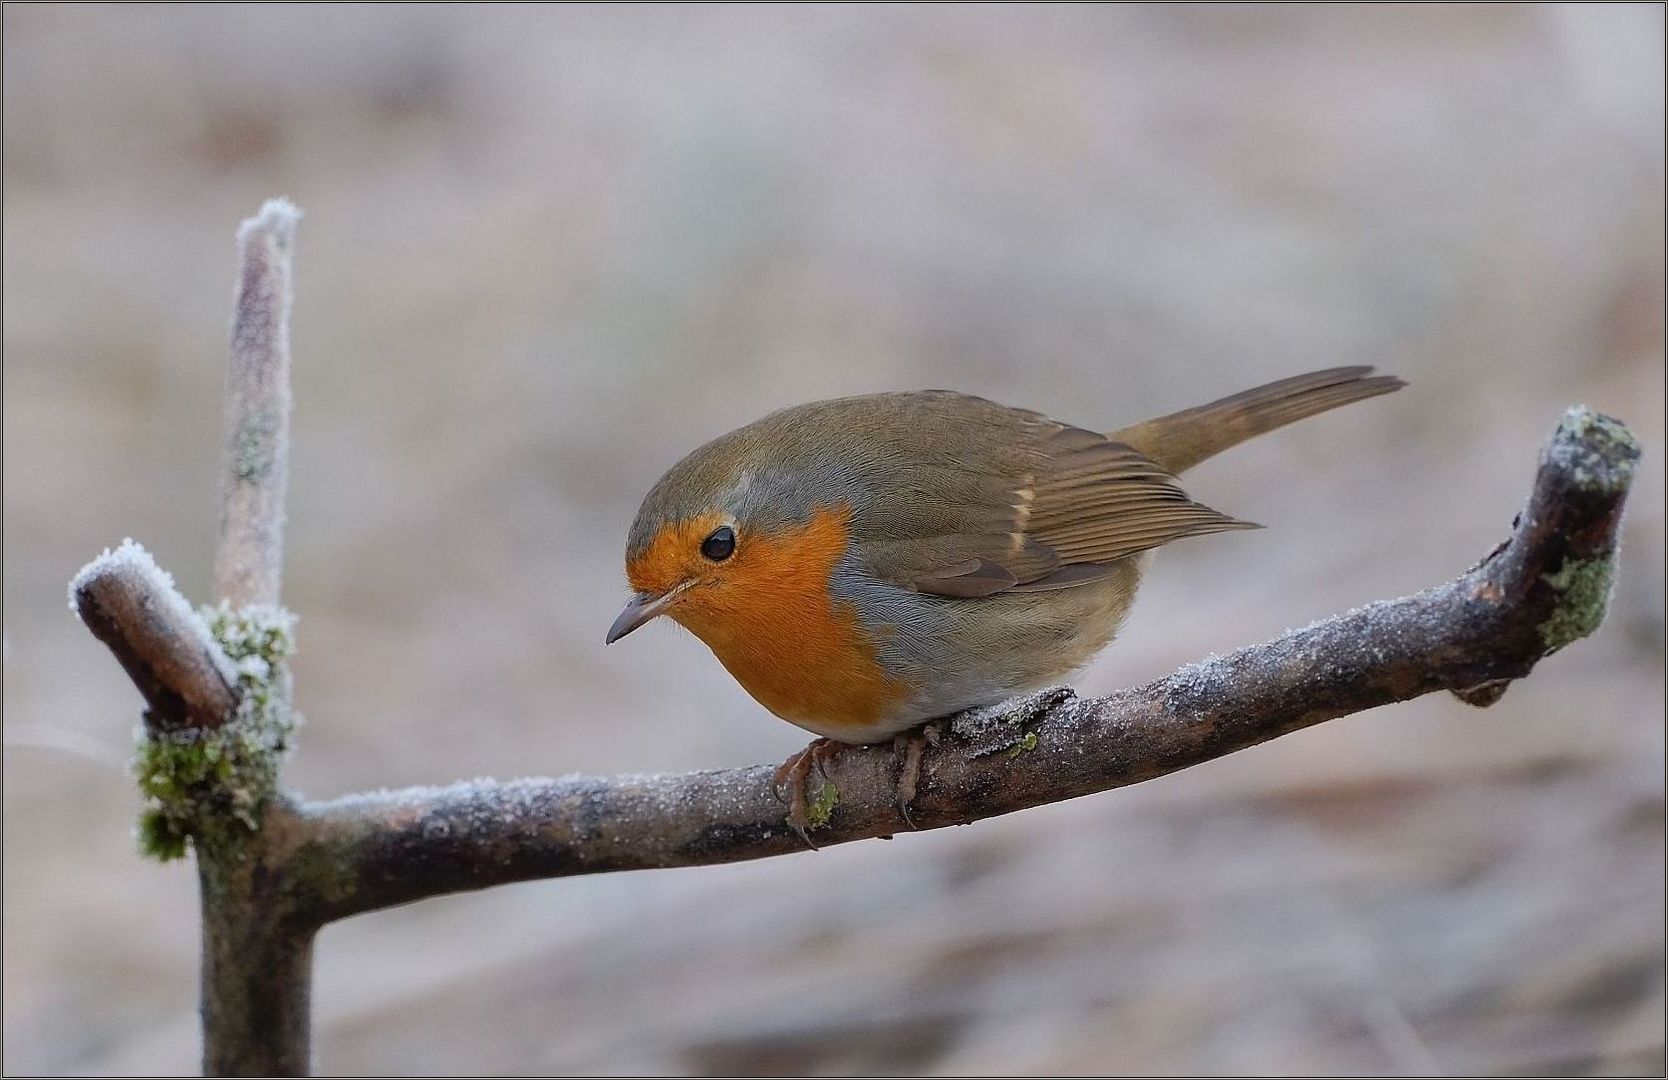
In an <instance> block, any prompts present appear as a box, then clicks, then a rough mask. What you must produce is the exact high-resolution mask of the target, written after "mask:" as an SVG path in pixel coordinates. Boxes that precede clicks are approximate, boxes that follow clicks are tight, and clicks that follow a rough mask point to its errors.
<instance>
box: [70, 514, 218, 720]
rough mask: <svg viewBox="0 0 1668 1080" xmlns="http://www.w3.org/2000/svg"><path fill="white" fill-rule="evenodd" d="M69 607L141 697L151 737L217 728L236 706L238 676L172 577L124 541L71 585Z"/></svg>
mask: <svg viewBox="0 0 1668 1080" xmlns="http://www.w3.org/2000/svg"><path fill="white" fill-rule="evenodd" d="M70 608H71V609H72V610H73V611H74V612H75V613H76V615H78V616H79V617H80V619H81V621H82V622H83V623H85V624H86V626H87V629H89V630H91V631H92V632H93V636H94V637H96V638H98V639H99V640H100V641H102V642H104V644H105V645H107V646H109V648H110V651H111V652H113V653H115V654H116V659H117V660H120V661H121V664H122V668H123V669H124V670H125V671H126V672H127V674H128V678H130V679H132V680H133V684H134V685H135V686H137V687H138V688H139V692H140V693H141V694H143V695H144V697H145V705H146V710H145V723H146V724H147V725H148V726H149V727H150V729H151V730H152V731H154V732H167V731H181V730H184V729H187V728H215V727H219V726H220V725H221V724H222V723H224V722H225V721H226V719H227V718H228V717H230V716H231V715H232V710H233V709H235V708H236V707H237V675H236V673H235V672H234V671H233V669H232V662H231V660H229V659H228V658H227V657H226V654H225V652H224V651H223V650H222V649H221V648H220V645H219V644H218V643H217V642H216V641H215V640H214V638H213V637H211V636H210V634H209V631H208V627H207V626H204V625H203V620H202V619H200V618H198V617H197V613H196V612H194V611H192V610H191V605H190V604H189V603H187V602H186V599H185V597H183V596H181V595H180V594H179V591H178V590H177V589H175V588H174V579H173V578H171V577H169V576H168V574H167V573H166V572H165V571H163V570H162V568H161V567H159V566H157V565H156V562H155V560H153V559H152V558H151V556H150V553H149V552H147V551H146V550H145V549H144V548H143V547H140V546H139V545H138V544H136V543H134V542H133V541H132V540H124V541H122V544H121V546H120V547H118V548H117V549H116V550H115V551H113V552H110V551H107V552H105V553H104V554H103V555H101V556H99V557H98V558H97V559H94V560H93V561H92V562H90V563H88V564H87V565H86V566H85V567H84V568H83V569H82V570H81V572H80V573H79V574H77V575H76V576H75V580H73V581H71V582H70Z"/></svg>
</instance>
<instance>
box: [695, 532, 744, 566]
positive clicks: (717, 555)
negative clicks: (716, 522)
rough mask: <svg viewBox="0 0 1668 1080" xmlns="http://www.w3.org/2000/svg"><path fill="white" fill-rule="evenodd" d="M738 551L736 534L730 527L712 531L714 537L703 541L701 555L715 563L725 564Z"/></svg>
mask: <svg viewBox="0 0 1668 1080" xmlns="http://www.w3.org/2000/svg"><path fill="white" fill-rule="evenodd" d="M735 550H736V533H735V530H734V529H732V528H730V527H729V526H728V525H720V526H719V527H718V528H716V529H714V530H712V535H711V536H709V537H707V538H706V539H705V540H702V541H701V554H702V555H703V556H705V557H706V558H708V559H710V560H712V561H713V562H723V561H724V560H725V559H728V558H729V557H730V556H731V555H733V554H735Z"/></svg>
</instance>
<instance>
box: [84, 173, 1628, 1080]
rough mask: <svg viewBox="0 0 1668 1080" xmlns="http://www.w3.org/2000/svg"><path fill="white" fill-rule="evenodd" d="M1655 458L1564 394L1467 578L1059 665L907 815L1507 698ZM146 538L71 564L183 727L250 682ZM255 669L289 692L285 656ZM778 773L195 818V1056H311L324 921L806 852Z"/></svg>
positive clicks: (1139, 775) (976, 734)
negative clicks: (1258, 640)
mask: <svg viewBox="0 0 1668 1080" xmlns="http://www.w3.org/2000/svg"><path fill="white" fill-rule="evenodd" d="M296 218H297V213H296V211H295V209H294V208H293V207H291V206H289V204H287V203H269V204H268V205H267V206H266V207H265V208H263V210H262V213H261V214H260V216H258V217H257V218H253V219H251V220H250V221H248V222H245V224H244V228H243V229H242V230H241V231H240V234H239V241H240V245H239V246H240V253H241V257H242V268H241V273H240V278H239V281H240V285H239V290H238V301H237V315H236V322H235V325H234V329H233V348H232V365H231V379H230V383H229V390H228V406H227V408H228V416H229V417H230V430H231V435H230V441H229V445H228V460H227V468H228V478H227V485H226V498H225V503H224V507H223V511H224V512H223V517H222V522H221V545H220V550H219V554H218V557H217V561H216V582H217V589H218V592H219V594H220V598H221V599H222V600H224V601H228V602H230V603H232V604H233V605H236V606H239V607H242V606H246V605H275V604H276V603H277V600H278V583H279V562H280V559H281V554H282V533H283V499H284V476H285V457H286V455H287V448H288V433H287V425H288V417H289V389H288V363H289V357H288V330H287V320H288V315H289V308H290V271H289V255H290V250H291V246H292V240H293V230H294V224H295V221H296ZM1638 455H1639V449H1638V445H1637V443H1636V442H1635V441H1634V439H1633V437H1632V435H1631V434H1629V432H1628V431H1627V429H1626V428H1625V427H1623V426H1622V425H1621V424H1619V423H1617V422H1616V421H1614V420H1610V419H1608V418H1606V417H1602V416H1599V415H1597V414H1595V413H1593V412H1590V411H1588V410H1586V409H1582V408H1574V409H1571V410H1570V411H1569V412H1568V413H1566V414H1565V416H1564V419H1563V422H1562V423H1561V424H1560V425H1559V426H1558V429H1557V431H1556V432H1555V433H1554V434H1553V437H1552V440H1551V441H1550V443H1549V444H1548V445H1547V447H1546V449H1545V451H1544V452H1543V454H1542V457H1541V461H1540V468H1539V471H1538V472H1537V474H1536V478H1535V486H1534V490H1533V493H1532V495H1531V497H1530V500H1529V504H1528V506H1527V507H1526V508H1525V510H1524V511H1523V513H1522V514H1520V515H1519V517H1518V520H1517V521H1516V523H1515V524H1514V528H1513V531H1512V535H1511V537H1510V538H1509V539H1508V540H1507V541H1506V542H1505V543H1503V544H1501V545H1500V546H1499V547H1498V548H1497V549H1495V551H1494V552H1492V553H1491V554H1490V555H1489V556H1488V557H1487V558H1485V559H1484V560H1483V561H1482V562H1481V563H1479V564H1478V565H1477V566H1476V567H1474V568H1473V569H1472V570H1471V571H1469V572H1468V573H1467V574H1465V575H1464V576H1463V577H1461V578H1459V579H1458V580H1456V581H1452V582H1449V583H1447V584H1445V585H1439V586H1437V587H1435V588H1432V589H1428V590H1426V591H1424V592H1421V593H1418V594H1416V595H1413V596H1408V597H1404V598H1402V599H1399V600H1390V601H1384V602H1380V603H1376V604H1371V605H1368V606H1367V607H1364V608H1361V609H1359V610H1357V611H1353V612H1350V613H1348V614H1345V615H1340V616H1337V617H1336V618H1332V619H1327V620H1324V621H1322V622H1319V623H1316V624H1314V625H1312V626H1309V627H1305V628H1304V629H1301V630H1295V631H1292V632H1290V633H1287V634H1285V635H1283V636H1282V637H1280V638H1278V639H1276V640H1274V641H1271V642H1268V643H1266V644H1262V645H1255V646H1252V647H1250V648H1246V649H1241V650H1239V651H1238V652H1235V653H1232V654H1230V655H1227V656H1222V657H1212V658H1210V659H1208V660H1205V661H1203V662H1201V663H1198V664H1193V665H1190V666H1188V667H1186V668H1183V669H1182V670H1180V671H1178V672H1176V673H1175V674H1173V675H1171V676H1169V677H1168V678H1165V679H1161V680H1159V681H1158V682H1155V683H1152V684H1149V685H1147V686H1143V687H1138V688H1135V689H1131V690H1125V691H1122V692H1120V693H1117V694H1112V695H1110V696H1107V697H1104V698H1093V699H1085V698H1078V697H1077V696H1076V695H1074V694H1073V693H1072V692H1071V691H1070V690H1067V689H1064V688H1056V689H1052V690H1046V691H1042V692H1040V693H1037V694H1033V695H1031V696H1030V697H1028V698H1025V699H1023V700H1020V701H1017V702H1010V703H1007V704H1005V705H1002V706H997V707H994V708H991V709H985V710H980V711H978V712H975V713H969V714H964V715H962V716H959V717H956V718H954V719H953V720H952V721H951V722H949V723H948V724H947V725H946V727H947V729H948V730H947V731H946V732H945V734H944V737H943V738H942V739H941V740H940V742H939V744H938V745H937V746H935V747H932V748H930V749H928V750H927V751H926V753H925V755H924V757H923V760H922V774H921V777H920V783H919V785H918V788H917V791H916V795H915V798H914V801H913V803H912V811H913V818H914V821H915V823H916V824H917V825H918V826H919V827H921V828H925V829H933V828H942V827H944V826H947V825H959V824H965V823H967V822H970V821H975V820H977V819H979V818H984V817H990V816H993V815H996V814H1003V813H1009V812H1011V811H1014V810H1022V809H1025V808H1027V807H1031V806H1037V805H1040V804H1042V803H1048V802H1057V801H1060V800H1063V799H1069V798H1075V797H1077V796H1079V795H1086V794H1090V793H1092V792H1096V791H1104V790H1107V789H1108V788H1114V787H1120V786H1123V785H1126V784H1132V783H1136V782H1139V781H1141V780H1147V779H1151V778H1152V777H1155V776H1161V775H1163V774H1165V773H1169V772H1174V771H1175V770H1177V769H1182V768H1186V767H1187V766H1189V765H1194V764H1197V763H1199V762H1202V761H1207V760H1209V759H1211V758H1215V757H1220V756H1222V755H1223V754H1228V753H1232V752H1233V751H1236V750H1241V749H1244V748H1246V747H1249V746H1254V745H1256V744H1257V743H1260V742H1264V741H1266V740H1268V739H1272V738H1275V737H1276V736H1279V735H1284V734H1287V733H1288V732H1292V731H1297V730H1299V729H1301V728H1305V727H1308V726H1310V725H1313V724H1317V723H1320V722H1321V721H1324V720H1329V719H1332V718H1334V717H1338V716H1343V715H1346V714H1348V713H1353V712H1359V711H1361V710H1363V709H1369V708H1373V707H1375V706H1378V705H1384V704H1388V703H1390V702H1394V701H1403V700H1406V699H1408V698H1412V697H1417V696H1418V695H1421V694H1426V693H1430V692H1432V691H1436V690H1449V691H1452V692H1453V693H1455V694H1457V695H1459V696H1460V697H1461V698H1462V699H1463V700H1465V701H1467V702H1470V703H1472V704H1477V705H1487V704H1492V703H1493V702H1494V701H1497V700H1499V698H1500V696H1501V694H1502V693H1503V692H1504V691H1505V688H1506V687H1507V686H1508V685H1509V683H1510V682H1511V681H1512V680H1513V679H1517V678H1521V677H1523V676H1524V675H1526V674H1527V673H1528V672H1529V671H1530V669H1531V668H1533V667H1534V665H1535V663H1536V662H1537V661H1538V660H1540V658H1541V657H1543V656H1546V655H1548V654H1550V653H1552V652H1554V651H1556V650H1557V649H1560V648H1562V647H1563V646H1565V645H1567V644H1569V643H1570V642H1572V641H1575V640H1576V639H1578V638H1580V637H1583V636H1585V635H1587V634H1590V633H1592V632H1593V631H1594V630H1595V629H1596V628H1597V627H1598V625H1599V622H1600V621H1601V620H1602V619H1603V617H1604V611H1605V604H1606V601H1607V599H1608V596H1609V590H1610V586H1611V579H1612V574H1613V568H1614V560H1615V552H1616V539H1617V531H1618V527H1619V524H1620V521H1621V514H1622V508H1623V504H1624V501H1625V499H1626V496H1627V490H1628V485H1629V483H1630V481H1631V479H1632V475H1633V467H1634V463H1635V461H1636V460H1637V458H1638ZM124 552H128V554H126V555H124V554H123V553H124ZM133 552H137V553H138V555H135V554H133ZM142 554H143V552H142V549H138V548H137V545H134V546H133V549H132V552H129V549H128V548H127V547H126V546H125V545H124V547H123V548H122V549H120V550H119V551H118V552H117V553H116V555H113V556H112V555H106V556H105V557H103V558H101V559H99V560H95V562H94V563H92V564H90V565H89V567H88V568H87V569H86V570H84V571H83V572H82V573H81V574H80V575H78V576H77V578H76V581H75V582H73V583H72V589H71V595H72V602H73V603H74V605H75V607H76V609H77V611H78V612H79V613H80V614H81V616H82V618H83V620H84V621H86V623H87V625H88V627H89V628H90V629H92V630H93V632H94V633H95V634H96V635H97V636H98V637H99V639H100V640H101V641H104V642H105V643H106V644H107V645H109V646H110V648H111V650H112V651H113V652H114V653H115V654H116V656H117V658H118V659H119V660H120V661H121V662H122V664H123V667H124V668H126V669H127V671H128V673H129V674H130V675H131V676H132V678H133V680H134V682H135V683H136V684H137V685H138V686H139V688H140V690H141V692H143V693H144V695H145V699H146V701H147V703H148V704H149V706H150V715H151V716H152V718H153V720H152V728H151V730H152V731H153V737H163V736H166V737H170V738H189V736H190V735H191V734H192V733H193V732H194V731H199V732H200V731H201V730H203V729H207V728H211V727H214V726H216V725H218V724H220V723H221V722H222V721H223V719H224V718H225V717H226V716H227V715H229V714H230V713H231V712H232V711H233V710H234V709H236V708H237V707H238V706H239V705H240V702H239V700H238V694H239V689H238V687H239V686H240V685H241V684H240V683H239V682H238V681H236V680H235V679H234V678H232V669H231V666H230V665H231V662H230V661H229V660H228V659H227V656H226V653H225V652H224V651H223V650H221V649H220V647H219V646H218V645H217V644H216V642H215V640H214V639H213V638H212V637H211V636H210V635H209V633H208V631H207V629H206V627H205V625H204V623H203V621H202V620H201V619H199V618H197V617H196V616H195V615H193V614H192V612H191V610H190V608H189V606H188V605H187V604H186V602H185V601H184V599H183V598H181V597H180V596H179V594H178V593H177V592H175V591H174V589H173V585H172V582H171V581H170V580H168V578H167V575H166V574H163V573H162V572H161V571H160V570H158V569H157V568H156V566H155V564H154V563H152V562H151V561H150V559H149V557H148V556H144V557H142V558H141V557H138V556H139V555H142ZM240 663H241V662H240ZM278 666H279V667H280V668H281V660H280V661H278ZM247 678H248V676H247V673H245V679H247ZM249 685H251V686H252V687H253V689H252V690H251V691H249V692H250V693H271V694H276V695H277V696H276V701H277V703H278V706H279V707H282V708H287V707H288V703H287V700H285V698H286V696H287V687H288V679H287V675H286V674H285V673H284V672H282V671H281V670H277V671H273V672H270V677H263V678H262V679H261V680H259V681H257V682H255V683H253V684H249ZM242 704H247V702H245V703H242ZM263 707H272V703H271V702H265V703H263ZM228 730H230V729H228ZM827 771H828V775H827V777H826V779H819V778H814V779H813V781H812V784H813V791H812V792H811V821H812V825H813V835H814V837H815V839H816V840H817V841H818V842H819V843H821V844H824V845H826V844H838V843H844V842H846V841H850V840H859V839H864V838H867V837H876V836H889V835H891V834H893V833H896V832H898V831H900V830H903V829H906V828H908V825H907V823H906V822H904V821H903V819H902V817H901V815H900V813H899V811H898V809H897V808H896V806H895V805H894V791H895V782H896V779H897V762H896V759H895V758H894V755H893V752H892V749H891V748H890V747H887V748H865V749H856V748H854V749H847V750H844V751H842V752H841V753H839V754H838V755H837V756H836V757H835V758H834V759H833V760H832V761H831V762H830V763H829V764H828V770H827ZM772 774H773V770H772V768H771V767H769V766H765V765H757V766H753V767H751V768H744V769H733V770H722V771H713V772H701V773H690V774H687V775H682V776H618V777H610V778H605V779H585V778H568V779H560V780H541V779H534V780H519V781H512V782H506V783H499V782H495V781H477V782H471V783H467V784H459V785H456V786H454V787H449V788H438V789H434V788H413V789H410V790H406V791H401V792H393V793H380V794H374V795H356V796H350V797H347V798H343V799H337V800H334V801H330V802H323V803H297V802H296V801H295V800H292V799H290V798H289V797H287V796H284V795H282V794H280V795H277V796H275V797H272V798H269V799H267V800H266V804H265V806H264V807H262V809H261V815H260V819H259V826H260V827H259V828H258V829H256V830H254V831H253V832H250V833H249V834H248V835H247V836H246V837H240V838H238V839H237V840H235V841H224V842H221V841H216V842H205V837H204V836H203V835H194V836H193V842H194V845H195V847H196V850H197V858H198V868H199V876H200V881H201V886H202V902H203V965H202V998H203V1005H202V1014H203V1038H204V1054H203V1060H204V1068H205V1070H206V1071H207V1072H209V1073H211V1074H227V1075H236V1074H247V1075H261V1074H277V1075H285V1074H299V1073H303V1072H306V1071H307V1069H308V1067H309V1064H310V1060H309V1054H310V1051H309V1032H308V1022H309V1017H308V999H309V994H310V982H311V963H312V942H313V936H314V933H315V931H316V930H317V928H319V927H321V926H323V925H324V924H326V923H328V922H330V921H331V920H334V919H340V918H345V917H347V916H351V915H355V914H360V913H363V912H367V911H374V910H377V909H379V908H384V907H389V906H391V905H394V904H401V903H406V902H409V901H412V900H419V899H422V898H424V897H429V896H436V895H440V894H443V893H450V892H458V891H461V890H467V889H478V888H484V887H486V886H489V885H497V884H503V883H506V882H512V881H525V880H530V879H534V878H547V877H560V876H564V875H569V874H588V873H601V872H605V871H612V870H636V869H647V868H653V867H673V866H690V865H697V864H703V863H722V862H733V861H737V860H741V859H754V858H761V857H764V856H769V855H781V854H787V853H790V852H799V851H803V850H804V843H803V841H802V840H801V839H800V838H799V837H798V836H797V835H795V834H794V832H793V831H791V830H790V829H789V828H788V827H787V824H786V821H785V811H786V808H785V807H784V805H783V804H782V803H781V801H779V799H778V798H777V796H776V794H775V792H774V791H773V788H772ZM234 835H235V831H234Z"/></svg>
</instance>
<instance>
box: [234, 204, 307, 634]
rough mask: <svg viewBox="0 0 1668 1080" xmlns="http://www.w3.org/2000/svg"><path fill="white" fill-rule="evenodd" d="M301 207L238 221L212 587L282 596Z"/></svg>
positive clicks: (251, 596) (271, 599)
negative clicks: (294, 267)
mask: <svg viewBox="0 0 1668 1080" xmlns="http://www.w3.org/2000/svg"><path fill="white" fill-rule="evenodd" d="M300 220H301V212H300V211H299V210H297V209H296V208H295V207H294V206H293V205H292V204H291V203H290V202H289V201H288V200H286V199H271V200H268V201H267V203H266V204H265V205H264V206H262V207H261V211H260V213H259V214H257V215H255V216H254V217H252V218H249V219H247V220H246V221H244V223H243V224H242V225H241V226H240V227H239V228H238V233H237V245H238V266H239V273H238V285H237V298H236V306H235V308H234V314H233V316H232V351H231V365H230V368H229V370H228V372H227V382H226V478H225V487H224V490H223V491H222V494H221V506H220V547H219V550H218V551H217V552H216V555H215V560H214V591H215V594H216V596H217V597H218V598H219V599H221V600H225V601H228V602H230V603H231V605H232V606H233V607H245V606H248V605H250V604H273V605H275V604H277V603H278V589H279V583H280V581H281V579H282V575H283V561H284V496H285V493H286V491H287V489H288V486H289V449H290V329H289V327H290V305H291V302H292V290H291V286H290V262H291V254H292V252H293V250H294V247H295V227H296V223H297V222H298V221H300Z"/></svg>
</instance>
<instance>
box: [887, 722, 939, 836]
mask: <svg viewBox="0 0 1668 1080" xmlns="http://www.w3.org/2000/svg"><path fill="white" fill-rule="evenodd" d="M939 734H940V732H939V727H938V724H937V722H936V721H933V722H929V723H926V724H923V725H921V726H920V727H918V728H916V729H915V730H914V731H906V732H904V733H902V734H901V735H898V736H896V737H894V738H893V740H892V760H893V761H895V762H897V765H898V780H897V783H896V785H895V786H894V787H893V788H892V804H893V805H894V806H896V807H897V808H898V815H899V816H900V817H902V818H903V819H904V823H905V824H907V825H908V826H909V827H910V828H912V829H919V828H920V826H919V825H917V824H915V817H914V815H912V814H911V813H910V812H909V804H910V803H912V802H914V801H915V789H916V787H917V785H919V784H920V782H921V756H922V754H924V753H925V752H926V749H927V747H928V746H937V745H938V739H939Z"/></svg>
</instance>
